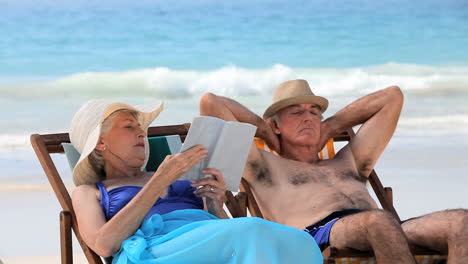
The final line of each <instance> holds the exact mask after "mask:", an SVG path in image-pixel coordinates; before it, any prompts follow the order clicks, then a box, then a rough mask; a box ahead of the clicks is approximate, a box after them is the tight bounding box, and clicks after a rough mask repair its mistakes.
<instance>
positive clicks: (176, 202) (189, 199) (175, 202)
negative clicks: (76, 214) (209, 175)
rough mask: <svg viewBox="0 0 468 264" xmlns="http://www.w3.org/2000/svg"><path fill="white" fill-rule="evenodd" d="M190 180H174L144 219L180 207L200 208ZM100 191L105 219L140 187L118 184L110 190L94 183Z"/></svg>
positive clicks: (199, 199) (121, 206) (198, 198)
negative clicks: (164, 195)
mask: <svg viewBox="0 0 468 264" xmlns="http://www.w3.org/2000/svg"><path fill="white" fill-rule="evenodd" d="M190 184H191V182H190V181H175V182H174V183H173V184H171V185H170V186H169V187H168V189H167V196H166V197H165V198H159V199H158V200H157V201H156V203H155V204H154V205H153V207H152V208H151V209H150V211H149V212H148V214H147V215H146V216H145V220H146V219H148V218H149V217H151V216H152V215H153V214H159V215H162V214H167V213H170V212H172V211H175V210H181V209H202V210H203V200H202V198H200V197H198V196H196V195H195V194H194V193H193V192H194V191H195V190H196V188H194V187H192V186H190ZM96 186H97V188H98V189H99V191H100V193H101V202H100V204H101V207H102V210H103V211H104V214H105V215H106V219H107V221H109V219H111V218H112V217H113V216H114V215H115V214H117V212H119V211H120V210H121V209H122V208H123V207H124V206H125V205H126V204H127V203H128V202H130V200H131V199H132V198H133V197H134V196H135V195H136V194H137V193H138V192H139V191H140V190H141V189H142V187H140V186H120V187H117V188H114V189H112V190H110V191H107V190H106V187H104V184H102V182H98V183H96Z"/></svg>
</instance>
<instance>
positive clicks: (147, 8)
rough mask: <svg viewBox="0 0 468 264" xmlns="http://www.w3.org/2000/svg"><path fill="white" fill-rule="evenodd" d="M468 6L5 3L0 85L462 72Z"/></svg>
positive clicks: (264, 0) (467, 59) (201, 0)
mask: <svg viewBox="0 0 468 264" xmlns="http://www.w3.org/2000/svg"><path fill="white" fill-rule="evenodd" d="M467 3H468V2H466V1H465V0H448V1H438V0H429V1H421V0H417V1H403V0H399V1H389V0H385V1H374V0H365V1H350V0H338V1H325V0H318V1H302V0H292V1H279V0H258V1H246V0H240V1H237V0H236V1H215V0H198V1H193V0H180V1H136V2H134V1H110V0H107V1H85V0H78V1H71V0H66V1H59V2H57V1H47V0H39V1H2V8H1V9H0V25H1V27H0V34H1V36H2V38H1V39H0V61H1V62H0V76H2V77H6V78H13V77H14V76H21V77H24V76H26V77H39V76H52V77H57V76H64V75H69V74H73V73H78V72H96V71H98V72H100V71H128V70H135V69H144V68H154V67H168V68H170V69H174V70H180V69H190V70H215V69H219V68H221V67H224V66H227V65H234V66H237V67H241V68H249V69H251V68H269V67H271V66H273V65H275V64H284V65H286V66H288V67H291V68H311V67H313V68H317V67H339V68H343V67H361V66H371V65H381V64H386V63H389V62H396V63H404V64H418V65H420V64H423V65H431V66H443V65H465V66H466V65H467V63H468V52H467V50H466V47H468V4H467Z"/></svg>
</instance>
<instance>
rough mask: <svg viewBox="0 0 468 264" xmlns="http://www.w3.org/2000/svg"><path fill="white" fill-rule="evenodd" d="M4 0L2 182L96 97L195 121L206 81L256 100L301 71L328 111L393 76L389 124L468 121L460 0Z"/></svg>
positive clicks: (421, 127)
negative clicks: (42, 136)
mask: <svg viewBox="0 0 468 264" xmlns="http://www.w3.org/2000/svg"><path fill="white" fill-rule="evenodd" d="M1 3H2V8H1V9H0V35H1V36H2V37H1V38H0V109H1V110H3V111H0V127H2V131H1V132H0V166H1V167H2V171H1V172H0V183H5V184H6V183H8V184H13V185H14V186H16V185H15V184H16V183H20V185H21V184H23V183H25V182H28V183H42V182H43V179H41V180H39V179H38V177H37V174H40V168H39V167H38V165H37V161H36V158H35V157H34V154H33V153H32V151H31V147H30V144H29V135H30V134H32V133H55V132H63V131H67V130H68V127H69V123H70V119H71V117H72V115H73V113H74V112H75V111H76V110H77V109H78V108H79V106H80V105H81V104H82V103H83V102H85V101H86V100H88V99H91V98H102V97H104V98H110V99H114V100H123V101H126V102H129V103H144V102H150V101H155V100H164V101H165V102H166V110H165V111H164V113H163V114H162V115H161V117H160V118H158V120H157V121H156V122H155V124H160V125H162V124H175V123H183V122H190V121H191V120H192V118H193V117H194V116H196V115H197V114H198V101H199V98H200V96H201V95H202V94H203V93H205V92H213V93H216V94H220V95H225V96H231V97H234V98H235V99H237V100H239V101H240V102H242V103H244V104H245V105H247V106H248V107H249V108H251V109H252V110H254V112H256V113H258V114H262V113H263V110H264V109H265V108H266V107H267V106H268V105H269V102H270V101H271V95H272V92H273V90H274V88H275V87H276V86H277V85H278V84H279V83H281V82H283V81H285V80H289V79H295V78H303V79H306V80H308V81H309V83H310V85H311V87H312V88H313V91H314V92H315V93H316V94H319V95H322V96H326V97H327V98H329V100H330V102H331V104H330V105H331V106H330V110H329V111H328V112H327V113H326V115H325V116H329V115H331V114H333V113H334V112H336V111H337V110H339V109H340V108H342V107H344V106H345V105H346V104H349V103H350V102H352V101H353V100H355V99H357V98H358V97H360V96H362V95H364V94H367V93H370V92H373V91H376V90H378V89H381V88H384V87H387V86H390V85H398V86H400V87H401V88H402V90H403V91H404V93H405V95H406V101H405V107H404V109H403V113H402V117H401V120H400V123H399V126H398V129H397V132H396V135H409V136H414V135H426V134H432V135H438V136H441V137H444V136H446V135H453V134H457V135H466V134H467V132H468V106H467V104H466V103H465V102H466V101H467V99H468V49H467V48H466V47H468V4H467V2H466V1H464V0H449V1H443V2H441V1H435V0H430V1H408V2H407V1H389V0H387V1H371V0H368V1H350V0H340V1H323V0H318V1H301V0H293V1H288V2H286V1H277V0H258V1H244V0H241V1H215V0H199V1H188V0H181V1H139V2H137V3H133V2H128V1H100V2H96V1H87V0H78V1H70V0H68V1H63V2H60V3H58V2H56V1H49V0H39V1H8V0H6V1H2V2H1ZM461 140H462V141H465V142H466V139H464V138H462V139H461ZM465 144H467V143H465ZM19 167H20V168H22V169H21V170H18V168H19ZM22 186H23V185H22Z"/></svg>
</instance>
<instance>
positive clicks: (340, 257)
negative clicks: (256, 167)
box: [227, 129, 447, 264]
mask: <svg viewBox="0 0 468 264" xmlns="http://www.w3.org/2000/svg"><path fill="white" fill-rule="evenodd" d="M353 137H354V131H353V130H352V129H350V130H348V131H345V132H343V133H341V134H340V135H338V136H336V137H334V138H333V139H331V140H330V141H329V142H328V143H327V145H326V146H325V148H324V149H323V150H322V151H321V152H320V154H319V156H320V158H321V159H324V158H333V157H334V156H335V150H334V146H333V145H334V142H340V141H349V140H351V139H352V138H353ZM255 141H256V143H257V146H258V147H259V148H261V149H264V150H265V151H269V152H271V153H274V151H273V150H270V149H269V148H268V146H266V145H265V144H264V142H263V141H262V140H258V139H255ZM369 183H370V185H371V186H372V188H373V190H374V192H375V194H376V196H377V199H378V200H379V202H380V204H381V206H382V208H383V209H384V210H387V211H388V212H390V213H391V214H392V215H393V216H394V217H395V218H396V219H397V220H398V221H401V220H400V217H399V216H398V214H397V212H396V210H395V208H394V207H393V195H392V188H390V187H385V188H384V187H383V185H382V183H381V182H380V180H379V178H378V176H377V174H376V173H375V171H374V170H373V171H372V173H371V174H370V176H369ZM240 190H241V191H240V192H239V193H238V194H237V195H236V196H235V197H234V198H235V199H234V200H229V201H228V202H227V206H228V208H229V209H230V210H231V208H233V210H234V211H235V214H236V216H246V215H247V209H248V211H249V213H250V215H251V216H256V217H261V218H265V219H268V216H266V215H263V214H262V212H261V210H260V207H259V206H258V204H257V202H256V199H255V195H254V193H253V192H252V190H251V188H250V185H249V183H248V182H247V181H246V180H245V179H242V181H241V186H240ZM232 201H234V203H237V204H236V205H232V204H230V203H233V202H232ZM411 251H412V253H413V255H415V258H416V260H417V262H418V263H424V264H442V263H446V260H447V255H446V254H442V253H440V252H436V251H433V250H430V249H426V248H422V247H417V246H411ZM322 255H323V258H324V262H323V263H324V264H325V263H327V264H335V263H336V264H358V263H359V264H367V263H369V264H371V263H376V262H375V258H373V253H372V252H361V251H357V250H338V249H336V248H333V247H328V248H326V249H325V250H324V251H323V252H322Z"/></svg>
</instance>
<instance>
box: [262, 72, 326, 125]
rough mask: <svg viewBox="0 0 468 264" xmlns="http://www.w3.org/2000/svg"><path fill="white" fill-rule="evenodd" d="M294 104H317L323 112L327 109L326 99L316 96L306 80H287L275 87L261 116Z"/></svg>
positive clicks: (269, 114)
mask: <svg viewBox="0 0 468 264" xmlns="http://www.w3.org/2000/svg"><path fill="white" fill-rule="evenodd" d="M295 104H317V105H318V106H320V112H322V113H323V112H325V110H327V107H328V100H327V99H325V98H323V97H321V96H316V95H315V94H314V93H313V92H312V90H311V89H310V87H309V84H308V83H307V81H306V80H292V81H287V82H284V83H282V84H280V85H278V87H276V89H275V93H274V94H273V104H272V105H270V107H268V108H267V110H266V111H265V113H264V114H263V118H264V119H267V118H269V117H272V116H273V115H274V114H275V113H276V112H278V111H279V110H281V109H283V108H285V107H288V106H290V105H295Z"/></svg>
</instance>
